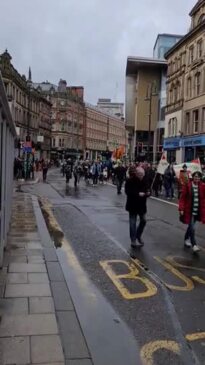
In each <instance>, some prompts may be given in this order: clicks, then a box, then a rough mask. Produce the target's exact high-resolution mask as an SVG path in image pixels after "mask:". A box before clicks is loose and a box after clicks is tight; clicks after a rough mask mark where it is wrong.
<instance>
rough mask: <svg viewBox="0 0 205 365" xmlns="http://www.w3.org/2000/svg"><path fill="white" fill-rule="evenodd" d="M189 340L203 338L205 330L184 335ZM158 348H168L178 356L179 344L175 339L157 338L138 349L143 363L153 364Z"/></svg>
mask: <svg viewBox="0 0 205 365" xmlns="http://www.w3.org/2000/svg"><path fill="white" fill-rule="evenodd" d="M185 337H186V340H187V341H189V342H194V341H200V340H204V339H205V332H197V333H191V334H188V335H186V336H185ZM160 350H168V351H170V352H172V353H174V354H176V355H179V356H180V353H181V351H180V345H179V344H178V343H177V342H176V341H169V340H158V341H152V342H149V343H147V344H145V345H144V346H143V347H142V348H141V350H140V356H141V359H142V362H143V365H155V364H156V363H155V362H154V354H155V353H156V352H157V351H160Z"/></svg>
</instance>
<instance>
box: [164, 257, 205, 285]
mask: <svg viewBox="0 0 205 365" xmlns="http://www.w3.org/2000/svg"><path fill="white" fill-rule="evenodd" d="M177 259H184V257H180V256H177V257H175V256H167V257H166V259H165V260H166V261H168V262H169V263H170V264H171V265H173V266H175V267H178V268H181V269H188V270H195V271H199V272H203V273H205V269H203V268H202V267H196V266H189V265H184V264H180V263H179V262H177V261H176V260H177ZM191 278H192V280H194V281H196V282H197V283H199V284H202V285H205V279H204V278H201V277H199V276H197V275H193V276H192V277H191Z"/></svg>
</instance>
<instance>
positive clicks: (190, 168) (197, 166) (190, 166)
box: [174, 160, 202, 178]
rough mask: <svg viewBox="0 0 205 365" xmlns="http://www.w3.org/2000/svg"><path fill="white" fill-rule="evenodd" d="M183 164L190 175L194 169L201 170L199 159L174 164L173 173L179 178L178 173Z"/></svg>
mask: <svg viewBox="0 0 205 365" xmlns="http://www.w3.org/2000/svg"><path fill="white" fill-rule="evenodd" d="M184 165H186V166H187V171H188V173H189V175H190V177H191V175H192V174H193V173H194V172H196V171H200V172H202V170H201V163H200V161H199V160H198V161H197V160H194V161H192V162H185V163H181V164H179V165H174V171H175V174H176V177H177V178H179V173H180V171H181V170H183V166H184Z"/></svg>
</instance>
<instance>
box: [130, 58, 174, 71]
mask: <svg viewBox="0 0 205 365" xmlns="http://www.w3.org/2000/svg"><path fill="white" fill-rule="evenodd" d="M131 63H135V64H136V67H137V68H140V67H143V66H147V67H153V66H156V67H157V66H158V67H160V66H161V67H167V61H166V60H164V59H157V58H152V57H133V56H129V57H128V58H127V67H126V76H127V75H129V73H128V69H129V64H131Z"/></svg>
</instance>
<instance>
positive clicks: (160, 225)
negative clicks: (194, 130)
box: [30, 170, 205, 365]
mask: <svg viewBox="0 0 205 365" xmlns="http://www.w3.org/2000/svg"><path fill="white" fill-rule="evenodd" d="M48 180H49V184H50V186H51V187H53V188H54V189H55V191H53V194H52V191H51V190H49V189H51V188H50V186H49V185H48V186H49V189H48V188H46V185H44V184H39V185H38V186H36V187H35V188H34V189H35V190H37V193H38V194H39V195H46V193H47V194H48V197H49V199H50V200H51V202H52V204H53V210H54V214H55V216H56V218H57V220H58V222H59V224H60V225H61V227H62V228H63V231H64V233H65V236H66V238H67V239H68V240H69V242H70V244H71V246H72V248H73V250H74V252H75V254H76V256H77V257H78V259H79V262H80V264H81V266H82V267H83V269H84V270H85V271H86V273H87V274H88V276H89V278H90V280H91V281H92V283H93V284H94V285H95V286H96V287H97V288H98V289H99V290H100V292H101V293H102V294H103V296H104V297H105V298H106V299H107V301H108V302H109V303H110V304H111V305H112V307H113V308H114V310H115V311H116V313H117V314H118V315H119V318H121V319H122V320H124V321H125V322H126V323H127V325H128V326H129V328H130V329H131V331H132V332H133V333H134V335H135V338H136V339H137V343H138V345H139V347H140V349H141V356H142V358H143V359H144V360H146V363H147V364H159V365H161V364H165V363H166V364H195V363H196V364H205V315H204V309H205V295H204V293H205V291H204V285H205V252H204V251H203V250H202V251H201V253H200V255H198V256H194V255H192V253H191V252H190V251H184V249H183V235H184V227H183V225H182V224H181V223H180V222H179V220H178V213H177V207H176V206H174V205H170V204H167V203H164V202H160V201H156V200H152V199H149V202H148V217H147V218H148V222H147V227H146V229H145V233H144V241H145V247H144V248H143V249H141V250H140V251H137V252H130V250H129V244H130V242H129V230H128V215H127V213H126V211H125V209H124V206H125V196H124V194H122V195H121V196H118V195H117V194H116V190H115V188H114V187H112V186H110V185H104V186H98V187H95V188H94V187H92V186H85V184H84V182H83V181H82V182H81V184H80V187H79V188H78V189H77V190H76V191H75V189H74V188H73V186H72V182H71V186H70V187H67V188H66V186H65V181H64V180H63V179H62V177H61V176H60V174H59V171H58V170H53V171H52V172H50V174H49V178H48ZM41 185H42V187H41ZM43 185H44V186H43ZM32 189H33V188H30V190H32ZM42 192H43V193H42ZM57 192H58V193H60V197H58V196H59V195H58V194H57ZM197 232H198V235H197V238H198V243H199V244H200V246H201V247H202V248H203V246H204V250H205V242H204V239H203V237H204V233H205V228H204V227H203V226H199V227H198V228H197ZM130 253H131V256H132V259H131V257H130Z"/></svg>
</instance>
